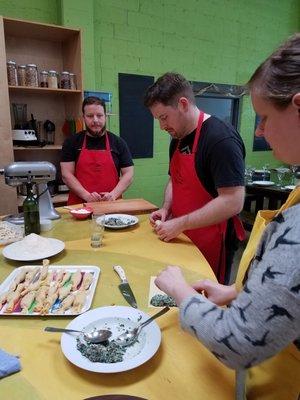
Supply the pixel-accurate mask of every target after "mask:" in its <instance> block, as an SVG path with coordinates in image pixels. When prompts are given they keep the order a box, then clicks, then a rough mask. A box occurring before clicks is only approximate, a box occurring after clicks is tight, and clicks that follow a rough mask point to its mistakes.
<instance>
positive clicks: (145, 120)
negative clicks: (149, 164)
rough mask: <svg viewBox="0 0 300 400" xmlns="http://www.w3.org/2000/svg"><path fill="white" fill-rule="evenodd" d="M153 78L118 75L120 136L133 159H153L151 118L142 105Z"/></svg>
mask: <svg viewBox="0 0 300 400" xmlns="http://www.w3.org/2000/svg"><path fill="white" fill-rule="evenodd" d="M153 83H154V77H153V76H145V75H133V74H121V73H119V107H120V136H121V137H122V138H123V139H124V140H125V141H126V142H127V144H128V146H129V149H130V151H131V154H132V157H133V158H152V157H153V117H152V115H151V113H150V111H149V110H148V109H147V108H146V107H144V105H143V97H144V94H145V91H146V89H147V88H148V87H149V86H150V85H152V84H153Z"/></svg>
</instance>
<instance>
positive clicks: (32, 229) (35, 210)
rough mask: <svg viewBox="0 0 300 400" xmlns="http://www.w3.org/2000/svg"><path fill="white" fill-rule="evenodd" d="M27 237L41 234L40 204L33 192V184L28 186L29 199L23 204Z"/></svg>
mask: <svg viewBox="0 0 300 400" xmlns="http://www.w3.org/2000/svg"><path fill="white" fill-rule="evenodd" d="M23 213H24V225H25V235H29V234H30V233H36V234H37V235H38V234H39V233H40V232H41V226H40V213H39V202H38V199H37V197H36V196H34V194H33V191H32V184H31V183H28V184H27V197H26V199H25V200H24V202H23Z"/></svg>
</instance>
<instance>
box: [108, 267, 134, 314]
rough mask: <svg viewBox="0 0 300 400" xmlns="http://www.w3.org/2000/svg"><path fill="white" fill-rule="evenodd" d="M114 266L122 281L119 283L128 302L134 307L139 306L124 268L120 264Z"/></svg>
mask: <svg viewBox="0 0 300 400" xmlns="http://www.w3.org/2000/svg"><path fill="white" fill-rule="evenodd" d="M113 268H114V271H115V272H116V273H117V274H118V275H119V278H120V279H121V281H122V282H121V283H120V285H119V289H120V292H121V293H122V295H123V297H124V298H125V300H126V301H127V303H129V304H130V305H131V306H132V307H134V308H137V303H136V299H135V297H134V294H133V292H132V290H131V287H130V286H129V283H128V281H127V278H126V275H125V271H124V269H123V268H122V267H121V266H120V265H115V266H114V267H113Z"/></svg>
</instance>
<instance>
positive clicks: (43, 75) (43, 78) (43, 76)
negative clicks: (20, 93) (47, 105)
mask: <svg viewBox="0 0 300 400" xmlns="http://www.w3.org/2000/svg"><path fill="white" fill-rule="evenodd" d="M40 87H48V72H47V71H41V72H40Z"/></svg>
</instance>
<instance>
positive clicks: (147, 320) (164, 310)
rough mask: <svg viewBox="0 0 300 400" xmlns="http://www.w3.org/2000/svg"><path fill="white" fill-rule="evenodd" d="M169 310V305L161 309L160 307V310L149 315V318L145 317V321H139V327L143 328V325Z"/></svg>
mask: <svg viewBox="0 0 300 400" xmlns="http://www.w3.org/2000/svg"><path fill="white" fill-rule="evenodd" d="M169 310H170V308H169V307H165V308H163V309H162V310H160V311H159V312H158V313H156V314H154V315H152V317H151V318H149V319H146V321H144V322H142V323H141V325H140V328H143V327H144V326H146V325H148V324H150V322H152V321H153V320H154V319H156V318H158V317H160V316H161V315H163V314H165V313H166V312H168V311H169Z"/></svg>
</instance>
